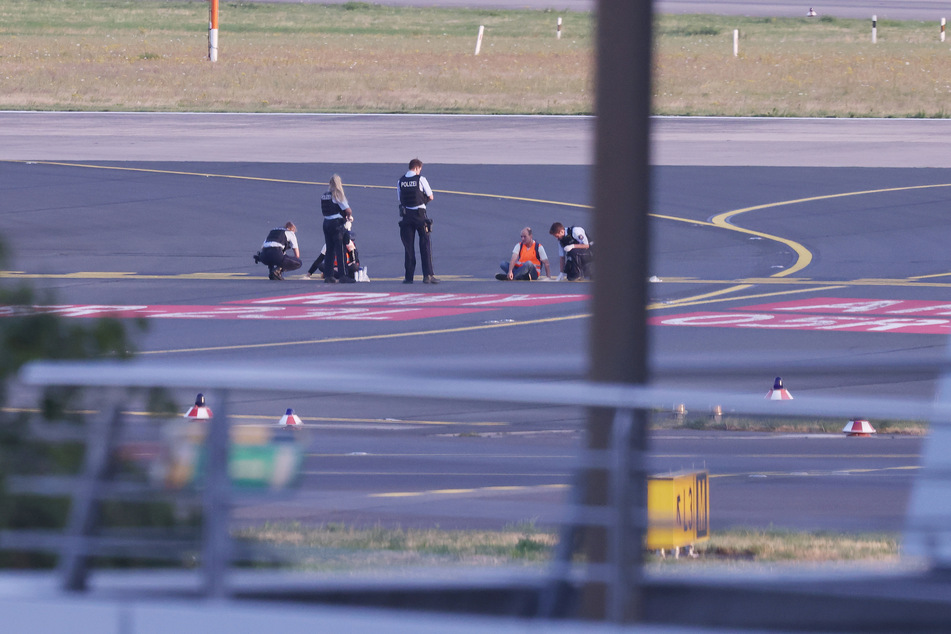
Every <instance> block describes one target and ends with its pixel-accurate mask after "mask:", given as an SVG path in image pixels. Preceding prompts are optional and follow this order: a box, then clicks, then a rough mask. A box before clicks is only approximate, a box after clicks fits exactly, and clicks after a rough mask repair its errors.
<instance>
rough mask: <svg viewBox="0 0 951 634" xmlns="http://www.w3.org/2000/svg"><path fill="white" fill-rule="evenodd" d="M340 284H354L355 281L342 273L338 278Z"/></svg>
mask: <svg viewBox="0 0 951 634" xmlns="http://www.w3.org/2000/svg"><path fill="white" fill-rule="evenodd" d="M338 281H339V282H340V283H341V284H356V283H357V281H356V280H355V279H353V278H352V277H350V276H349V275H344V276H343V277H341V278H340V279H339V280H338Z"/></svg>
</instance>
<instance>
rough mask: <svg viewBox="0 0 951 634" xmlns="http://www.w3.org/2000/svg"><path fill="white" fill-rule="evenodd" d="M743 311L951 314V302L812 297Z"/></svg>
mask: <svg viewBox="0 0 951 634" xmlns="http://www.w3.org/2000/svg"><path fill="white" fill-rule="evenodd" d="M742 310H753V311H768V312H786V313H824V314H842V315H855V314H860V315H916V316H922V315H923V316H926V317H951V303H949V302H931V301H922V300H909V299H852V298H842V297H813V298H810V299H799V300H795V301H789V302H777V303H774V304H758V305H755V306H745V307H743V308H742Z"/></svg>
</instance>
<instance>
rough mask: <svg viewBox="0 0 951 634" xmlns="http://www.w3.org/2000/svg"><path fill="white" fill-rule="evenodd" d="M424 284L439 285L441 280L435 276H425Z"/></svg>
mask: <svg viewBox="0 0 951 634" xmlns="http://www.w3.org/2000/svg"><path fill="white" fill-rule="evenodd" d="M423 284H439V280H437V279H436V276H435V275H425V276H423Z"/></svg>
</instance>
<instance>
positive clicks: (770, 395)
mask: <svg viewBox="0 0 951 634" xmlns="http://www.w3.org/2000/svg"><path fill="white" fill-rule="evenodd" d="M766 398H767V400H770V401H791V400H792V394H790V393H789V390H787V389H786V388H784V387H783V380H782V378H780V377H778V376H777V377H776V381H774V382H773V389H771V390H770V391H769V392H767V393H766Z"/></svg>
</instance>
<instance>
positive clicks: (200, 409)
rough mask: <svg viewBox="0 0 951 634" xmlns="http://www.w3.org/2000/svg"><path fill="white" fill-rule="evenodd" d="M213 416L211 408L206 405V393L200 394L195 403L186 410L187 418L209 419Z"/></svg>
mask: <svg viewBox="0 0 951 634" xmlns="http://www.w3.org/2000/svg"><path fill="white" fill-rule="evenodd" d="M211 417H212V413H211V408H210V407H205V395H204V394H199V395H198V396H197V397H196V398H195V404H194V405H192V406H191V408H190V409H189V410H188V411H187V412H185V418H195V419H198V420H208V419H210V418H211Z"/></svg>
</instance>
